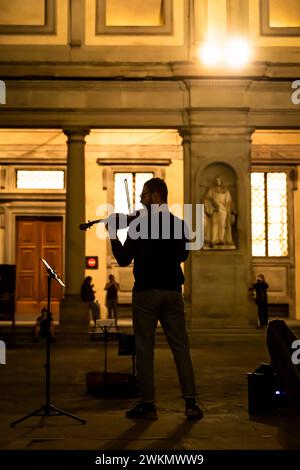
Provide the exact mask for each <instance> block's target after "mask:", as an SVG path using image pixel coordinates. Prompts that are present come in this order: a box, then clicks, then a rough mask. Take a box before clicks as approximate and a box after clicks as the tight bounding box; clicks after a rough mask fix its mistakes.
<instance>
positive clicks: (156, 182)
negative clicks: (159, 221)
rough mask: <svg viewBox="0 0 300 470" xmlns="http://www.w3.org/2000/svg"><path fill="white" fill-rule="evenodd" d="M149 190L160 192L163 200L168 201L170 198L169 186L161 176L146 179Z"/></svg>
mask: <svg viewBox="0 0 300 470" xmlns="http://www.w3.org/2000/svg"><path fill="white" fill-rule="evenodd" d="M145 184H146V187H147V191H149V192H150V193H158V194H159V195H160V198H161V200H162V202H167V200H168V188H167V185H166V183H165V182H164V180H162V179H161V178H151V179H150V180H148V181H146V183H145Z"/></svg>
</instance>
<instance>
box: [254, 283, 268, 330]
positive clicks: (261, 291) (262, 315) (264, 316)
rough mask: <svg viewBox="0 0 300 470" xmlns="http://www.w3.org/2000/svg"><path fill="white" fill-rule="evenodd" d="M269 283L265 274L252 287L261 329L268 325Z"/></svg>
mask: <svg viewBox="0 0 300 470" xmlns="http://www.w3.org/2000/svg"><path fill="white" fill-rule="evenodd" d="M268 288H269V285H268V283H267V282H266V280H265V276H264V275H263V274H259V275H258V276H257V280H256V282H255V283H254V284H253V286H252V290H254V292H255V303H256V305H257V313H258V320H259V326H260V328H263V327H264V326H267V325H268V295H267V289H268Z"/></svg>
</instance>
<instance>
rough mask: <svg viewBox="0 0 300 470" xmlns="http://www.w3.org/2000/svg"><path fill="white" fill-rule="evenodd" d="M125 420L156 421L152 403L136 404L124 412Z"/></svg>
mask: <svg viewBox="0 0 300 470" xmlns="http://www.w3.org/2000/svg"><path fill="white" fill-rule="evenodd" d="M126 418H129V419H152V420H155V419H157V413H156V408H155V405H154V403H143V402H142V401H141V402H139V403H137V404H136V405H135V407H134V408H132V409H131V410H128V411H126Z"/></svg>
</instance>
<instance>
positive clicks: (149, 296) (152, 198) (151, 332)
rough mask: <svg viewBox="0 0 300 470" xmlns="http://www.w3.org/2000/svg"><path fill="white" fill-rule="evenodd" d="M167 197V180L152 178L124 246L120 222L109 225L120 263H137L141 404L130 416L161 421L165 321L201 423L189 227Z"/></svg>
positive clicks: (186, 394)
mask: <svg viewBox="0 0 300 470" xmlns="http://www.w3.org/2000/svg"><path fill="white" fill-rule="evenodd" d="M167 196H168V189H167V185H166V183H165V182H164V181H163V180H162V179H160V178H151V179H150V180H148V181H147V182H146V183H145V184H144V187H143V190H142V194H141V195H140V197H141V203H142V204H143V206H144V209H143V210H142V211H141V212H140V214H139V215H138V217H137V219H135V220H134V221H133V222H131V223H130V224H129V229H128V234H127V238H126V240H125V243H124V245H122V244H121V242H120V241H119V239H118V237H117V232H116V226H115V224H109V223H108V224H107V226H106V227H107V229H108V232H109V235H110V239H111V246H112V251H113V254H114V256H115V258H116V260H117V262H118V264H119V265H120V266H128V265H129V264H130V263H131V262H132V260H134V268H133V273H134V278H135V282H134V287H133V293H132V315H133V329H134V335H135V347H136V368H137V381H138V385H139V389H140V393H141V400H140V401H139V402H138V403H137V404H136V405H135V406H134V407H133V408H132V409H130V410H128V411H127V413H126V417H127V418H130V419H138V418H144V419H157V410H156V405H155V387H154V344H155V333H156V328H157V323H158V321H160V324H161V326H162V328H163V331H164V333H165V335H166V337H167V340H168V343H169V346H170V348H171V351H172V354H173V357H174V361H175V364H176V368H177V373H178V377H179V382H180V385H181V391H182V397H183V398H184V400H185V415H186V417H187V418H188V419H198V420H199V419H201V418H202V416H203V411H202V410H201V408H200V407H199V404H198V402H197V398H196V385H195V378H194V369H193V364H192V359H191V355H190V349H189V341H188V336H187V331H186V325H185V312H184V302H183V296H182V284H183V283H184V276H183V272H182V269H181V266H180V264H181V263H182V262H183V261H185V260H186V259H187V257H188V254H189V252H188V250H187V248H186V242H187V238H186V237H185V233H186V229H185V227H186V226H185V224H184V222H183V221H182V220H181V219H179V218H177V217H175V216H174V215H173V214H172V213H171V212H170V211H169V208H168V206H167ZM179 234H181V235H180V236H179Z"/></svg>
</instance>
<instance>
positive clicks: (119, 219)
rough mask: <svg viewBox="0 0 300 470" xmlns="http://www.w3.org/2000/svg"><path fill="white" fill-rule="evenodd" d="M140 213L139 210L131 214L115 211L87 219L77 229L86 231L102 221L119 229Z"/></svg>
mask: <svg viewBox="0 0 300 470" xmlns="http://www.w3.org/2000/svg"><path fill="white" fill-rule="evenodd" d="M140 213H141V211H136V212H134V213H133V214H121V213H118V212H117V213H115V214H110V215H109V216H108V217H105V218H104V219H97V220H88V221H87V222H85V223H84V224H80V225H79V229H80V230H85V231H86V230H87V229H89V228H91V227H92V226H93V225H95V224H99V223H103V224H105V225H111V226H112V227H113V228H115V229H116V230H120V229H122V228H127V227H128V225H129V224H130V223H131V222H132V221H133V220H134V219H136V218H137V217H139V216H140Z"/></svg>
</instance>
